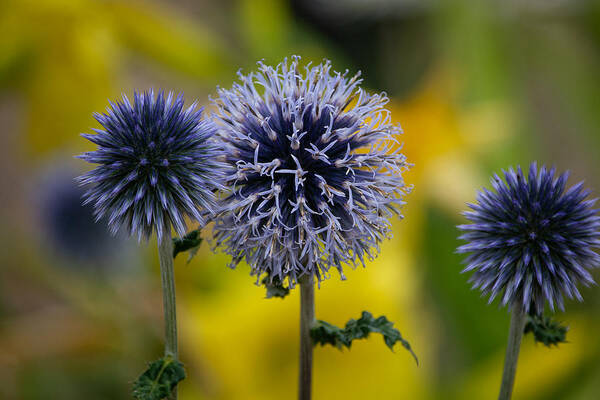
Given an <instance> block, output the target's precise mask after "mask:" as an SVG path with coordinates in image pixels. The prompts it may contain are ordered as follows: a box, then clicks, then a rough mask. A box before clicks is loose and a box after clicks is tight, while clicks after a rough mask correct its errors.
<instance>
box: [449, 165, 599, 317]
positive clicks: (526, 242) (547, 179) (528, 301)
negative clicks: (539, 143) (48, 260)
mask: <svg viewBox="0 0 600 400" xmlns="http://www.w3.org/2000/svg"><path fill="white" fill-rule="evenodd" d="M567 177H568V173H563V174H562V175H560V176H559V177H558V178H556V179H555V169H554V168H552V169H551V170H549V171H548V170H546V167H542V168H541V169H540V170H539V172H538V169H537V166H536V164H535V163H532V164H531V166H530V168H529V176H528V177H527V178H525V175H524V174H523V172H522V171H521V168H520V167H518V168H517V170H516V172H515V171H514V170H513V169H512V168H511V169H509V170H508V171H507V172H504V181H503V180H502V179H500V177H498V175H494V177H493V179H492V181H491V183H492V186H493V188H494V190H495V191H494V192H493V191H490V190H488V189H483V191H482V192H480V193H479V194H478V196H477V204H469V207H470V208H471V209H472V210H473V211H467V212H465V213H464V215H465V216H466V217H467V218H468V219H469V220H470V221H471V222H473V223H472V224H470V225H460V226H459V229H461V230H462V231H464V232H465V233H464V234H463V235H462V236H461V237H460V238H461V239H464V240H466V241H468V242H469V243H468V244H465V245H463V246H461V247H459V248H458V252H459V253H470V255H469V256H468V257H467V258H466V260H465V262H466V264H467V267H466V268H465V269H464V270H463V272H466V271H474V273H473V275H472V276H471V279H470V281H471V282H472V283H473V284H474V285H473V287H474V288H479V289H480V290H481V291H482V292H483V293H484V294H486V295H490V298H489V300H490V302H491V301H493V300H494V298H495V297H496V296H498V295H502V304H503V305H506V304H511V305H514V306H522V307H523V308H524V309H525V311H527V312H529V311H530V309H531V310H532V311H533V312H536V313H538V314H542V313H543V311H544V306H545V303H546V301H547V302H548V304H549V305H550V308H551V309H552V310H554V303H556V304H558V306H559V308H560V309H564V302H563V295H566V296H567V297H569V298H573V297H575V298H577V299H578V300H580V301H581V300H582V297H581V294H580V293H579V291H578V290H577V287H576V285H577V284H578V283H582V284H584V285H586V286H587V285H590V284H592V283H594V281H593V279H592V276H591V275H590V272H589V271H588V269H590V268H593V267H596V266H598V264H599V263H600V257H599V256H598V254H597V253H596V252H595V251H594V250H593V249H594V248H597V247H598V246H599V244H600V232H599V231H598V228H599V227H600V222H599V220H600V218H599V217H598V216H597V215H596V213H597V210H596V209H593V208H592V207H593V204H594V203H595V201H596V200H595V199H594V200H587V201H586V200H585V199H586V197H587V196H588V195H589V193H590V191H588V190H583V182H580V183H579V184H577V185H575V186H573V187H571V188H570V189H568V190H567V191H565V184H566V182H567Z"/></svg>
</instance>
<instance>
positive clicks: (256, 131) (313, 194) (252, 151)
mask: <svg viewBox="0 0 600 400" xmlns="http://www.w3.org/2000/svg"><path fill="white" fill-rule="evenodd" d="M299 61H300V60H299V57H294V58H292V60H291V61H288V60H285V61H283V62H282V63H281V64H279V65H278V66H277V67H275V68H273V67H270V66H267V65H265V64H263V63H262V62H259V63H258V71H257V72H251V73H249V74H247V75H244V74H242V73H238V75H239V82H238V83H235V84H234V85H233V87H232V89H230V90H226V89H219V91H218V98H216V99H215V100H214V103H215V105H216V106H217V107H218V114H217V115H216V116H215V119H216V120H217V123H218V124H219V126H220V129H219V136H220V137H221V138H222V140H223V141H224V142H225V145H226V147H227V149H226V161H227V163H228V164H229V166H230V172H229V175H228V177H227V178H226V181H227V183H228V185H229V186H230V187H231V189H232V190H231V193H230V194H229V195H228V196H227V197H226V198H224V199H223V202H222V205H221V207H220V211H221V213H220V216H219V217H217V219H216V226H215V237H216V244H217V246H223V247H224V249H225V251H226V252H227V253H228V254H230V255H231V256H232V258H233V261H232V264H231V266H232V267H235V266H236V265H237V264H238V263H239V262H240V261H241V260H245V261H246V262H247V263H248V264H249V265H250V267H251V269H252V274H253V275H257V278H260V276H262V275H264V274H267V277H268V278H269V279H270V280H271V281H272V280H273V279H276V280H279V281H280V282H283V281H284V280H286V278H287V280H288V282H289V283H290V284H291V285H294V284H295V283H296V281H297V279H298V278H300V277H301V276H303V275H309V276H312V275H314V276H316V278H317V279H318V280H321V279H322V278H323V277H327V276H328V270H329V268H330V267H331V266H334V267H336V268H337V269H338V270H339V272H340V275H341V277H342V279H344V274H343V270H342V265H343V264H346V263H352V265H353V266H354V265H356V263H357V261H358V260H360V262H361V263H362V265H364V258H365V256H366V257H367V258H368V259H372V258H373V257H374V256H375V255H376V254H377V253H378V252H379V243H380V242H381V241H382V240H383V239H384V238H385V237H387V236H389V232H390V222H389V218H390V217H391V216H392V215H394V214H398V215H400V214H399V208H400V206H401V205H402V204H403V201H402V199H403V197H404V196H405V194H406V192H407V187H406V186H405V184H404V181H403V179H402V172H403V171H404V170H405V169H406V167H407V165H408V164H407V163H406V158H405V157H404V155H402V154H401V153H400V150H401V146H399V145H398V144H397V142H396V140H395V137H394V136H395V135H396V134H397V133H399V132H400V131H399V128H398V127H396V126H393V125H392V124H391V121H390V113H389V111H388V110H386V109H385V104H386V103H387V101H388V99H387V97H386V96H385V94H375V95H371V94H368V93H366V92H364V91H363V90H362V89H360V88H359V86H358V85H359V84H360V82H361V80H360V79H359V75H355V76H353V77H349V76H347V72H346V73H344V74H340V73H337V72H332V71H331V64H330V62H329V61H325V62H324V63H322V64H320V65H317V66H310V64H309V65H307V66H305V67H304V68H301V67H300V66H299Z"/></svg>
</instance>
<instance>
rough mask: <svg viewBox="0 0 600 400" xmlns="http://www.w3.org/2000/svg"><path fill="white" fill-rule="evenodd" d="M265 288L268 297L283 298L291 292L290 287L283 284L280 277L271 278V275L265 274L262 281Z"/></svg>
mask: <svg viewBox="0 0 600 400" xmlns="http://www.w3.org/2000/svg"><path fill="white" fill-rule="evenodd" d="M261 283H262V284H263V285H265V288H266V289H267V295H266V298H267V299H270V298H273V297H279V298H281V299H283V298H284V297H285V296H287V295H288V294H290V288H289V287H286V286H284V285H283V283H282V282H281V281H280V280H279V278H273V279H272V280H270V279H269V276H265V277H264V278H263V280H262V281H261Z"/></svg>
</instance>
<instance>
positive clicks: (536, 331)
mask: <svg viewBox="0 0 600 400" xmlns="http://www.w3.org/2000/svg"><path fill="white" fill-rule="evenodd" d="M568 330H569V328H568V327H566V326H563V325H561V324H560V323H559V322H557V321H553V320H552V318H551V317H549V316H539V315H528V316H527V323H526V324H525V329H524V331H523V333H524V334H528V333H530V332H531V333H533V338H534V340H535V341H536V343H542V344H544V346H546V347H552V346H558V344H559V343H566V342H567V341H566V339H567V331H568Z"/></svg>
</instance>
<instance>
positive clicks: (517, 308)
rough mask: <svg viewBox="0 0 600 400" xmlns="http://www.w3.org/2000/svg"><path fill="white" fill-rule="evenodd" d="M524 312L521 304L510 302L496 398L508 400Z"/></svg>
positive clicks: (514, 373)
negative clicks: (504, 351) (507, 328)
mask: <svg viewBox="0 0 600 400" xmlns="http://www.w3.org/2000/svg"><path fill="white" fill-rule="evenodd" d="M525 321H526V313H525V310H524V309H523V307H522V306H521V304H517V303H513V304H512V313H511V318H510V328H509V333H508V344H507V346H506V357H505V359H504V372H503V373H502V384H501V385H500V395H499V396H498V400H510V398H511V396H512V391H513V386H514V384H515V375H516V373H517V361H518V359H519V350H520V349H521V338H522V337H523V329H525Z"/></svg>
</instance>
